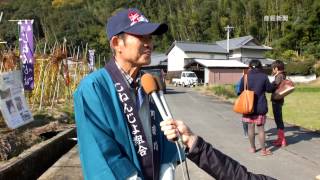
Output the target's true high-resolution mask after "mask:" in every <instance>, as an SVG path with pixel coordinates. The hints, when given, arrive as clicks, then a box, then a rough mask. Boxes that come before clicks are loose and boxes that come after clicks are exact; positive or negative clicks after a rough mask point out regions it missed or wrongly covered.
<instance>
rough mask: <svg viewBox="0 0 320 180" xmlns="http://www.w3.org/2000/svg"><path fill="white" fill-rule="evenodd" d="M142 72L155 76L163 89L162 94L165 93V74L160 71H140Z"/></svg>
mask: <svg viewBox="0 0 320 180" xmlns="http://www.w3.org/2000/svg"><path fill="white" fill-rule="evenodd" d="M142 71H143V72H146V73H150V74H152V75H154V76H157V77H158V78H159V79H160V81H161V83H162V87H163V93H166V92H167V91H166V81H165V73H164V71H163V70H162V69H142Z"/></svg>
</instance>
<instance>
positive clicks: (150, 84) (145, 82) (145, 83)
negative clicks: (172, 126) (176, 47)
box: [141, 73, 190, 179]
mask: <svg viewBox="0 0 320 180" xmlns="http://www.w3.org/2000/svg"><path fill="white" fill-rule="evenodd" d="M141 85H142V88H143V89H144V91H145V92H146V93H147V94H151V96H152V98H153V100H154V102H155V104H156V106H157V108H158V110H159V112H160V114H161V117H162V119H163V120H166V119H173V118H172V115H171V113H170V110H169V107H168V105H167V102H166V100H165V98H164V95H163V86H162V84H161V82H160V79H159V78H158V77H155V76H152V75H151V74H149V73H146V74H143V75H142V77H141ZM157 91H158V92H159V95H160V100H159V97H158V94H157ZM177 133H178V134H177V135H178V137H177V138H176V139H174V142H175V144H176V147H177V151H178V155H179V160H180V163H183V160H182V156H181V154H182V153H184V151H183V150H182V149H184V145H183V142H182V138H181V135H180V133H179V132H177ZM185 166H186V167H185V168H186V170H184V168H183V166H181V170H182V174H183V179H186V178H185V174H187V177H188V179H190V177H189V172H188V167H187V163H186V161H185Z"/></svg>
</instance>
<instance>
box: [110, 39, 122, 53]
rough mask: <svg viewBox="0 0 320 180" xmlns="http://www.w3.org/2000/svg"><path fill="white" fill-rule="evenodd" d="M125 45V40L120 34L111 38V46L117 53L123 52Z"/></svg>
mask: <svg viewBox="0 0 320 180" xmlns="http://www.w3.org/2000/svg"><path fill="white" fill-rule="evenodd" d="M123 45H124V41H123V39H122V38H119V36H113V37H112V38H111V40H110V47H111V48H112V49H113V50H114V51H115V54H121V47H122V46H123Z"/></svg>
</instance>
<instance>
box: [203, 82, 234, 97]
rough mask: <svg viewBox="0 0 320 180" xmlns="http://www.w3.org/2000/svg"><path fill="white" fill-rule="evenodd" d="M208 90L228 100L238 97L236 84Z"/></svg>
mask: <svg viewBox="0 0 320 180" xmlns="http://www.w3.org/2000/svg"><path fill="white" fill-rule="evenodd" d="M208 89H209V90H210V91H212V92H213V93H214V94H215V95H218V96H224V97H226V98H235V97H237V94H236V92H235V85H234V84H227V85H215V86H210V87H208Z"/></svg>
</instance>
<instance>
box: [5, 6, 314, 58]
mask: <svg viewBox="0 0 320 180" xmlns="http://www.w3.org/2000/svg"><path fill="white" fill-rule="evenodd" d="M319 4H320V2H319V1H317V0H185V1H180V0H139V1H128V0H54V1H52V0H41V1H40V0H28V1H24V0H15V1H13V0H12V1H8V2H7V3H0V6H1V11H4V12H5V13H4V18H3V19H5V20H8V19H29V18H30V19H31V18H32V19H34V20H35V22H34V29H35V39H36V40H37V44H38V47H37V48H38V49H43V46H44V44H45V43H47V44H48V45H49V47H52V46H53V45H54V43H55V42H62V41H63V39H64V38H66V39H67V41H68V44H70V45H69V46H70V47H69V48H70V49H72V48H76V47H80V48H81V49H82V47H85V46H86V44H88V48H94V49H96V53H97V54H101V55H102V56H105V57H108V56H109V55H110V53H109V52H110V50H109V46H108V41H107V38H106V35H105V23H106V20H107V18H108V17H110V16H111V15H112V14H113V13H114V12H115V11H117V10H118V9H120V8H123V7H137V8H139V9H140V10H141V11H142V12H144V14H145V15H146V16H147V17H148V18H149V19H150V20H151V21H155V22H165V23H167V24H168V25H169V32H168V33H166V34H164V35H163V36H161V37H156V38H155V49H156V51H161V52H165V51H166V50H167V49H168V47H169V46H170V45H171V44H172V42H173V41H174V40H179V41H199V42H214V41H217V40H222V39H225V38H226V31H225V30H224V27H225V26H227V25H230V26H233V27H234V29H233V31H232V32H231V38H234V37H240V36H245V35H249V34H251V35H252V36H254V37H255V38H256V39H258V40H259V41H260V42H261V43H262V44H266V45H270V46H272V47H273V48H274V51H273V52H272V53H269V55H268V56H269V57H272V58H275V59H280V58H283V57H286V55H282V54H283V53H284V52H286V51H289V52H291V51H292V52H295V53H296V54H297V58H296V59H297V60H299V59H300V60H302V59H303V60H306V59H313V60H314V59H319V58H320V45H319V41H320V40H319V39H320V27H319V26H320V5H319ZM271 15H275V16H276V15H288V21H284V22H276V21H272V22H271V21H269V22H267V21H264V16H271ZM5 20H3V22H2V23H1V24H0V39H4V40H6V41H8V42H9V44H10V45H11V46H16V45H17V38H18V37H17V34H18V33H17V26H16V24H14V23H9V22H8V21H6V22H4V21H5ZM82 50H85V49H82ZM71 51H72V50H71ZM310 55H311V56H310ZM284 60H287V59H284ZM287 61H289V60H287Z"/></svg>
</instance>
